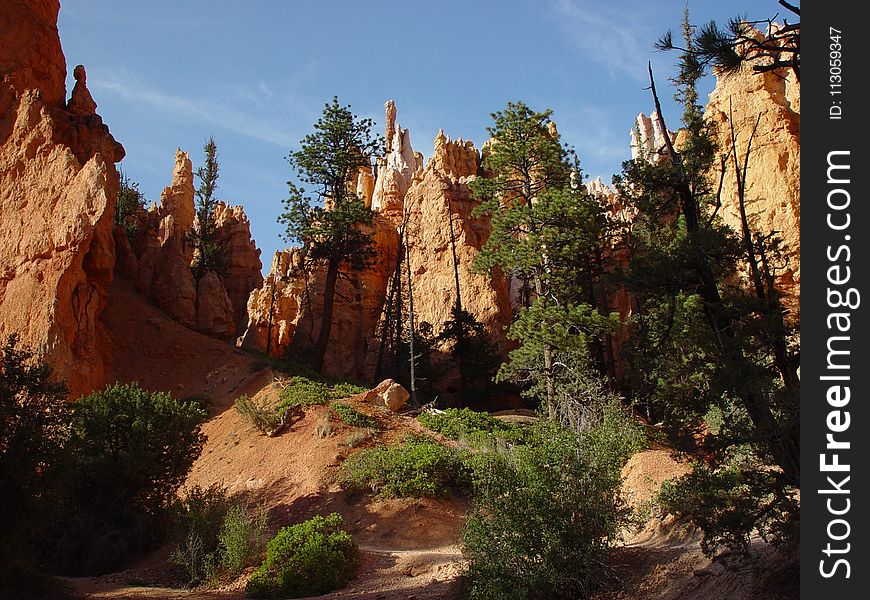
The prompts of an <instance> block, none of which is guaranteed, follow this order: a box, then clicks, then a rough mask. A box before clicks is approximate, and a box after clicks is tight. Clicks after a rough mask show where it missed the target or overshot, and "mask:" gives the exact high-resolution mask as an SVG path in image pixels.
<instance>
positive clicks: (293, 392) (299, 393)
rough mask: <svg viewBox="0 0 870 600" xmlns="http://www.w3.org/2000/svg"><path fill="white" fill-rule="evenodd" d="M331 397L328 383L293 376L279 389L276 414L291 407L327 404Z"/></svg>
mask: <svg viewBox="0 0 870 600" xmlns="http://www.w3.org/2000/svg"><path fill="white" fill-rule="evenodd" d="M331 399H332V396H331V395H330V388H329V385H327V384H326V383H323V382H321V381H312V380H311V379H307V378H305V377H298V376H297V377H293V378H292V379H291V380H290V383H288V384H287V386H286V387H285V388H284V389H283V390H281V402H280V403H279V404H278V414H282V413H284V412H286V411H287V410H289V409H291V408H297V407H301V408H305V407H307V406H315V405H318V404H327V403H328V402H329V401H330V400H331Z"/></svg>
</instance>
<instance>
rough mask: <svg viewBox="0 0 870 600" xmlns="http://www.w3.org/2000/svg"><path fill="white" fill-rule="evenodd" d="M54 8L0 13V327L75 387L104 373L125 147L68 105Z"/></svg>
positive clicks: (10, 0)
mask: <svg viewBox="0 0 870 600" xmlns="http://www.w3.org/2000/svg"><path fill="white" fill-rule="evenodd" d="M58 10H59V4H58V2H57V1H56V0H7V1H5V2H4V3H3V10H2V11H0V75H2V81H0V335H2V336H3V337H4V338H5V336H6V335H8V334H11V333H17V334H18V335H19V336H20V338H21V343H22V345H23V346H27V347H30V348H31V349H33V350H35V351H37V352H38V353H39V354H40V355H42V356H43V357H44V358H45V359H46V360H47V361H48V362H49V363H51V364H52V366H53V367H54V369H55V371H56V373H57V374H58V376H60V377H62V378H64V379H66V380H67V382H68V385H69V387H70V391H71V393H72V395H73V396H79V395H81V394H83V393H86V392H88V391H90V390H91V389H93V388H95V387H98V386H100V385H102V384H103V383H105V381H104V380H105V374H106V371H107V364H106V362H107V360H108V353H107V352H106V349H107V347H108V334H107V331H106V328H105V327H104V325H103V324H102V322H101V321H100V315H101V313H102V311H103V310H104V308H105V306H106V302H107V299H108V286H109V284H110V283H111V280H112V273H113V269H114V263H115V252H114V242H113V238H112V214H113V211H114V205H115V199H116V197H117V192H118V173H117V170H116V169H115V165H114V163H116V162H118V161H120V160H121V159H122V158H123V157H124V149H123V147H122V146H121V145H120V144H119V143H117V142H116V141H115V140H114V138H113V137H112V136H111V134H110V133H109V130H108V128H107V127H106V126H105V125H104V124H103V122H102V119H101V118H100V117H99V115H97V114H90V113H89V112H88V111H78V112H77V114H74V113H72V112H70V111H69V110H67V103H66V94H65V77H66V67H65V59H64V56H63V53H62V51H61V47H60V39H59V37H58V33H57V15H58ZM81 72H82V79H81V85H82V87H84V85H85V84H84V77H83V74H84V69H82V70H81ZM82 93H83V90H81V89H80V94H79V95H80V96H81V94H82ZM88 96H89V94H88Z"/></svg>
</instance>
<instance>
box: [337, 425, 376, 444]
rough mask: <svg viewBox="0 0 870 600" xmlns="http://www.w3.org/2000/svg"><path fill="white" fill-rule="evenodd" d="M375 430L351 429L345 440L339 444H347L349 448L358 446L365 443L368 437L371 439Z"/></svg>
mask: <svg viewBox="0 0 870 600" xmlns="http://www.w3.org/2000/svg"><path fill="white" fill-rule="evenodd" d="M373 431H374V430H371V429H370V430H368V431H351V432H350V433H348V434H347V437H345V438H344V441H343V442H339V446H347V447H348V448H356V447H357V446H359V445H361V444H363V443H365V441H366V440H367V439H369V438H370V437H371V435H372V432H373Z"/></svg>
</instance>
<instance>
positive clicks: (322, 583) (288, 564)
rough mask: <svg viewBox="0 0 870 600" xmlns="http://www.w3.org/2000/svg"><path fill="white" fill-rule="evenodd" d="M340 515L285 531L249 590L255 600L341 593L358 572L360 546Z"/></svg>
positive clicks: (270, 546) (271, 545)
mask: <svg viewBox="0 0 870 600" xmlns="http://www.w3.org/2000/svg"><path fill="white" fill-rule="evenodd" d="M342 525H343V521H342V519H341V516H340V515H338V514H337V513H332V514H330V515H327V516H325V517H324V516H320V515H318V516H316V517H313V518H311V519H309V520H308V521H305V522H304V523H299V524H297V525H293V526H291V527H284V528H282V529H281V530H280V531H279V532H278V534H277V535H276V536H275V537H274V538H272V539H271V540H270V541H269V543H268V544H267V545H266V559H265V560H264V561H263V564H262V565H261V566H260V568H259V569H257V571H256V572H255V573H254V574H253V575H252V576H251V578H250V579H249V580H248V583H247V585H246V586H245V594H246V595H247V596H249V597H252V598H279V597H280V598H302V597H305V596H319V595H321V594H326V593H329V592H331V591H333V590H337V589H339V588H341V587H343V586H344V585H346V584H347V582H348V581H350V580H351V579H352V578H353V576H354V574H355V572H356V568H357V563H358V559H357V546H356V544H355V543H354V542H353V539H352V538H351V536H350V534H349V533H347V532H346V531H344V530H343V529H342Z"/></svg>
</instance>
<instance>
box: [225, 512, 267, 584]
mask: <svg viewBox="0 0 870 600" xmlns="http://www.w3.org/2000/svg"><path fill="white" fill-rule="evenodd" d="M265 531H266V510H265V509H264V508H263V507H258V508H256V509H254V510H250V509H248V508H245V506H243V505H241V504H233V505H232V506H231V507H230V509H229V511H227V514H226V517H225V518H224V521H223V525H222V526H221V531H220V535H219V536H218V539H219V540H220V547H221V550H220V566H221V568H222V569H224V570H225V571H226V573H227V574H228V575H229V576H230V577H238V576H239V575H240V574H241V572H242V569H244V568H245V567H247V566H250V565H252V564H254V562H255V561H256V560H257V559H258V558H259V557H260V553H261V552H262V536H263V533H264V532H265Z"/></svg>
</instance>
